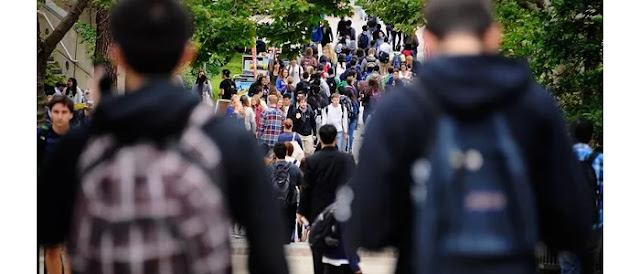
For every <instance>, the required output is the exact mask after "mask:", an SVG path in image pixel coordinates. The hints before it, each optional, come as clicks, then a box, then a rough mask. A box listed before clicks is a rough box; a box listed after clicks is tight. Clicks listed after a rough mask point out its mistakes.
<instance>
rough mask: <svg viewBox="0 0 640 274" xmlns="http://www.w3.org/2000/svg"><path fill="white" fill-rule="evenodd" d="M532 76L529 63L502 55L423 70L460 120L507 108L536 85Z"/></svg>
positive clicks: (440, 61) (435, 63) (451, 60)
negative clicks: (532, 85) (464, 116)
mask: <svg viewBox="0 0 640 274" xmlns="http://www.w3.org/2000/svg"><path fill="white" fill-rule="evenodd" d="M530 75H531V73H530V70H529V66H528V65H527V63H526V62H523V61H520V60H514V59H509V58H506V57H502V56H499V55H477V56H453V57H439V58H435V59H432V60H430V61H429V62H426V63H425V64H424V65H422V67H421V68H420V70H419V76H420V77H419V79H421V80H422V81H423V85H424V86H425V87H426V88H428V89H429V90H430V91H431V92H432V93H433V94H434V97H435V99H437V100H438V103H439V105H440V106H441V107H442V108H443V110H445V111H447V112H449V113H452V114H453V115H456V116H459V115H478V114H482V113H484V112H487V111H488V110H493V109H496V108H501V107H503V106H507V105H508V104H510V103H512V101H513V100H515V99H516V98H517V97H518V96H519V95H521V94H522V93H523V92H524V91H526V90H527V87H528V85H530V84H531V83H532V82H533V79H532V78H531V76H530Z"/></svg>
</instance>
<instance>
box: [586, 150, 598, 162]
mask: <svg viewBox="0 0 640 274" xmlns="http://www.w3.org/2000/svg"><path fill="white" fill-rule="evenodd" d="M599 155H600V152H597V151H595V150H594V151H593V152H591V154H589V157H587V159H585V160H584V161H585V162H587V163H589V164H590V165H593V161H595V160H596V158H598V156H599Z"/></svg>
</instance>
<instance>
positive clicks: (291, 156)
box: [284, 141, 304, 167]
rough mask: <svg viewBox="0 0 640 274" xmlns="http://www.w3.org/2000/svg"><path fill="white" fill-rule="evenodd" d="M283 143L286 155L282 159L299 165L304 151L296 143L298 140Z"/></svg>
mask: <svg viewBox="0 0 640 274" xmlns="http://www.w3.org/2000/svg"><path fill="white" fill-rule="evenodd" d="M284 145H285V146H286V147H287V157H285V158H284V159H285V160H286V161H287V162H289V163H292V164H294V165H296V166H297V167H300V164H301V163H302V159H304V151H302V147H301V146H300V145H299V144H298V142H289V141H286V142H284Z"/></svg>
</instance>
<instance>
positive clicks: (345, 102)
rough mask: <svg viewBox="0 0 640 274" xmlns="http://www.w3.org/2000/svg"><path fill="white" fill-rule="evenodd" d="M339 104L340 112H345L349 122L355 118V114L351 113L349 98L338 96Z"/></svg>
mask: <svg viewBox="0 0 640 274" xmlns="http://www.w3.org/2000/svg"><path fill="white" fill-rule="evenodd" d="M340 104H341V105H342V110H343V111H346V112H347V115H348V116H347V117H349V121H351V119H353V117H354V116H355V112H354V111H353V104H352V103H351V99H349V97H347V96H345V95H342V96H340Z"/></svg>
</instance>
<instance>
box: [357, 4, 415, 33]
mask: <svg viewBox="0 0 640 274" xmlns="http://www.w3.org/2000/svg"><path fill="white" fill-rule="evenodd" d="M356 3H357V4H358V5H360V6H361V7H362V8H363V9H364V10H365V11H366V12H367V15H369V16H375V17H378V18H380V19H381V20H382V21H383V22H385V23H391V24H393V25H394V27H395V29H396V30H398V31H400V32H402V33H414V32H415V31H416V30H417V29H418V28H419V27H421V26H423V25H424V24H425V23H426V22H425V20H424V18H423V17H422V12H421V11H422V7H423V5H424V4H426V3H427V1H426V0H425V1H422V0H358V1H357V2H356Z"/></svg>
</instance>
